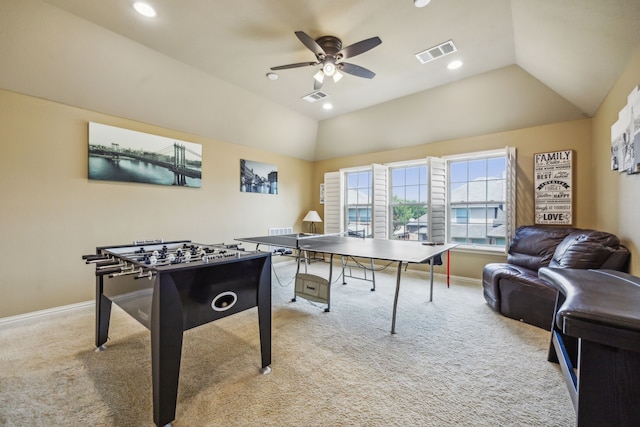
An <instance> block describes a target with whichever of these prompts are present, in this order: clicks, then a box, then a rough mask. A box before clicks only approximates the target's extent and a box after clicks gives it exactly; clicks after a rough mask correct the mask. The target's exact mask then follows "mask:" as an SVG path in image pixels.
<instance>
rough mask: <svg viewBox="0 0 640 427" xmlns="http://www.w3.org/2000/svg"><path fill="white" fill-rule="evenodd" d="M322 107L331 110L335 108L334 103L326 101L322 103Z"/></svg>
mask: <svg viewBox="0 0 640 427" xmlns="http://www.w3.org/2000/svg"><path fill="white" fill-rule="evenodd" d="M322 108H324V109H325V110H331V109H332V108H333V105H332V104H330V103H328V102H325V103H324V104H322Z"/></svg>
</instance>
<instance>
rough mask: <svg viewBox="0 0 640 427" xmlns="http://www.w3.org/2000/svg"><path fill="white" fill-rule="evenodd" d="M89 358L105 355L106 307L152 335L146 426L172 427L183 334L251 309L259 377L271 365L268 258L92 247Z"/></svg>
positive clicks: (198, 247) (138, 246)
mask: <svg viewBox="0 0 640 427" xmlns="http://www.w3.org/2000/svg"><path fill="white" fill-rule="evenodd" d="M82 258H83V259H84V260H85V262H86V263H87V264H92V265H94V266H95V275H96V330H95V344H96V350H104V349H106V347H105V343H106V341H107V338H108V332H109V320H110V317H111V304H112V303H113V302H115V303H116V304H117V305H118V306H119V307H121V308H122V309H123V310H124V311H125V312H127V313H128V314H129V315H131V316H132V317H133V318H135V319H136V320H138V321H139V322H140V323H142V324H143V325H144V326H145V327H147V328H148V329H149V330H150V331H151V365H152V382H153V420H154V422H155V424H156V425H158V426H164V425H167V424H170V423H171V422H173V420H174V419H175V413H176V401H177V394H178V378H179V375H180V359H181V353H182V339H183V332H184V331H186V330H188V329H191V328H194V327H196V326H200V325H203V324H205V323H208V322H211V321H214V320H217V319H220V318H223V317H226V316H229V315H232V314H234V313H238V312H241V311H244V310H247V309H249V308H253V307H256V306H257V307H258V322H259V330H260V351H261V356H262V371H263V373H266V372H268V371H269V369H270V368H269V365H270V364H271V255H270V254H269V253H265V252H258V251H245V250H243V249H242V248H240V247H238V245H225V244H197V243H192V242H191V241H189V240H181V241H171V242H163V241H155V240H154V241H142V242H133V244H131V245H117V246H103V247H97V248H96V253H95V254H91V255H84V256H83V257H82Z"/></svg>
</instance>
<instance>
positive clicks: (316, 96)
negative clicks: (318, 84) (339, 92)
mask: <svg viewBox="0 0 640 427" xmlns="http://www.w3.org/2000/svg"><path fill="white" fill-rule="evenodd" d="M327 96H329V95H327V94H326V93H324V92H323V91H321V90H316V91H313V92H311V93H310V94H309V95H305V96H303V97H302V99H304V100H305V101H307V102H316V101H320V100H321V99H324V98H326V97H327Z"/></svg>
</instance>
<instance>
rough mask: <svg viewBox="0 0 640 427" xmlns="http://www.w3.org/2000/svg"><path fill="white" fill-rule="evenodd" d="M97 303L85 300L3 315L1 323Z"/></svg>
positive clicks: (72, 309) (62, 311)
mask: <svg viewBox="0 0 640 427" xmlns="http://www.w3.org/2000/svg"><path fill="white" fill-rule="evenodd" d="M94 305H95V301H94V300H91V301H85V302H79V303H76V304H69V305H62V306H60V307H53V308H48V309H46V310H39V311H32V312H30V313H24V314H18V315H16V316H9V317H2V318H0V325H6V324H9V323H13V322H21V321H24V320H29V319H35V318H38V317H44V316H49V315H52V314H57V313H64V312H68V311H74V310H79V309H81V308H86V307H90V306H91V307H92V306H94Z"/></svg>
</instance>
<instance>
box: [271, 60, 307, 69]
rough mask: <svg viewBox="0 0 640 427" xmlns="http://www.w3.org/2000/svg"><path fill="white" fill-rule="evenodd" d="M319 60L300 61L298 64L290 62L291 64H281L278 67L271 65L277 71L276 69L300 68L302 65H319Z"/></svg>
mask: <svg viewBox="0 0 640 427" xmlns="http://www.w3.org/2000/svg"><path fill="white" fill-rule="evenodd" d="M318 64H319V62H298V63H296V64H289V65H279V66H277V67H271V70H273V71H276V70H286V69H289V68H300V67H309V66H312V65H318Z"/></svg>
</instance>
